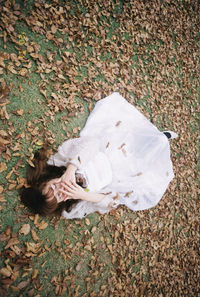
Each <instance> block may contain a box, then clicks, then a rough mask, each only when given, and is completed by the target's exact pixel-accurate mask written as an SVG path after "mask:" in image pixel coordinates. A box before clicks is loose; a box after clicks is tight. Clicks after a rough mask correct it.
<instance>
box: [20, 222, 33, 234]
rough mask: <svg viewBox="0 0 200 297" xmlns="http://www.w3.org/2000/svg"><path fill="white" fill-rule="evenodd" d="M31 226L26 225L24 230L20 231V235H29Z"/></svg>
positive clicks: (23, 227)
mask: <svg viewBox="0 0 200 297" xmlns="http://www.w3.org/2000/svg"><path fill="white" fill-rule="evenodd" d="M30 229H31V226H30V225H29V224H24V225H23V226H22V228H21V229H20V230H19V233H22V234H24V235H27V234H28V233H29V232H30Z"/></svg>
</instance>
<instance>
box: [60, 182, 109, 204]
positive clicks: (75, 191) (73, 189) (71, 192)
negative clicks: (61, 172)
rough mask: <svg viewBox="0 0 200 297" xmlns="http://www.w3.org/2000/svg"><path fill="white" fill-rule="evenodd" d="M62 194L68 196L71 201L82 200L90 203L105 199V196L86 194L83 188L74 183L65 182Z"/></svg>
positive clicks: (92, 193) (61, 190)
mask: <svg viewBox="0 0 200 297" xmlns="http://www.w3.org/2000/svg"><path fill="white" fill-rule="evenodd" d="M60 193H62V194H65V195H67V196H68V197H70V198H71V199H81V200H84V201H90V202H100V201H101V200H102V199H103V198H104V197H105V195H104V194H99V193H94V192H86V191H85V190H84V189H83V188H81V187H80V186H79V185H77V184H76V183H74V182H71V183H66V182H63V183H62V189H60Z"/></svg>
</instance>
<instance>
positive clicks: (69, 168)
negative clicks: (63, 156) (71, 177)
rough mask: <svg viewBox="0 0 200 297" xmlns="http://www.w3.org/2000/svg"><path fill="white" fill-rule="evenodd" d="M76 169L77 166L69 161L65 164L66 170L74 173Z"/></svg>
mask: <svg viewBox="0 0 200 297" xmlns="http://www.w3.org/2000/svg"><path fill="white" fill-rule="evenodd" d="M77 169H78V168H77V166H76V165H74V164H73V163H69V164H68V166H67V169H66V171H71V172H73V173H75V172H76V170H77Z"/></svg>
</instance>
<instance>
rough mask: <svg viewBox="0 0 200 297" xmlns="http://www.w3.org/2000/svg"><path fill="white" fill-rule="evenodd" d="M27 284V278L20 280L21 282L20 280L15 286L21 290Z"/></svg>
mask: <svg viewBox="0 0 200 297" xmlns="http://www.w3.org/2000/svg"><path fill="white" fill-rule="evenodd" d="M28 284H29V280H26V281H22V282H20V283H19V284H18V285H17V288H18V289H19V290H23V289H25V288H26V287H27V286H28Z"/></svg>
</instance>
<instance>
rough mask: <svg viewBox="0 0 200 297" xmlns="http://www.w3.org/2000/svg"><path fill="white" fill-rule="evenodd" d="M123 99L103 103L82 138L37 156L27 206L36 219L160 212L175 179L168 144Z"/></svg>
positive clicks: (23, 198)
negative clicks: (124, 210)
mask: <svg viewBox="0 0 200 297" xmlns="http://www.w3.org/2000/svg"><path fill="white" fill-rule="evenodd" d="M176 136H177V135H176V134H175V133H173V132H160V131H159V130H158V129H157V128H156V127H155V126H154V125H153V124H152V123H151V122H150V121H149V120H147V119H146V118H145V117H144V116H143V115H142V114H141V113H140V112H139V111H138V110H137V109H136V108H135V107H134V106H132V105H131V104H130V103H128V102H127V101H126V100H125V99H124V98H123V97H122V96H121V95H120V94H119V93H113V94H112V95H110V96H108V97H106V98H104V99H102V100H100V101H98V102H97V103H96V106H95V108H94V110H93V111H92V113H91V114H90V116H89V117H88V120H87V122H86V125H85V127H84V128H83V130H82V131H81V133H80V137H79V138H74V139H69V140H67V141H65V142H63V144H61V145H60V146H59V147H58V152H57V153H56V154H54V155H52V156H51V157H50V158H49V159H48V158H47V154H46V151H45V150H44V149H41V150H39V151H38V152H36V153H35V156H34V160H33V162H34V165H35V167H30V168H29V170H28V172H27V182H28V184H29V186H30V187H28V188H24V189H23V191H22V193H21V201H22V202H23V203H24V204H25V205H26V206H27V207H29V208H30V209H31V210H32V211H33V212H34V213H39V214H41V215H49V214H52V213H56V212H59V213H61V214H62V215H63V216H64V217H65V218H67V219H73V218H83V217H85V216H86V215H88V214H90V213H93V212H96V211H97V212H99V213H101V214H103V213H106V212H109V211H110V210H111V209H113V208H117V207H118V206H119V205H121V204H123V205H126V206H127V207H128V208H130V209H131V210H133V211H136V210H144V209H148V208H151V207H153V206H155V205H156V204H157V203H158V202H159V201H160V199H161V198H162V196H163V194H164V193H165V191H166V189H167V187H168V185H169V183H170V181H171V180H172V179H173V177H174V174H173V168H172V162H171V159H170V147H169V141H168V138H175V137H176Z"/></svg>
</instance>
